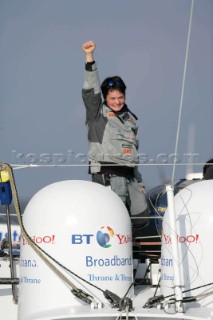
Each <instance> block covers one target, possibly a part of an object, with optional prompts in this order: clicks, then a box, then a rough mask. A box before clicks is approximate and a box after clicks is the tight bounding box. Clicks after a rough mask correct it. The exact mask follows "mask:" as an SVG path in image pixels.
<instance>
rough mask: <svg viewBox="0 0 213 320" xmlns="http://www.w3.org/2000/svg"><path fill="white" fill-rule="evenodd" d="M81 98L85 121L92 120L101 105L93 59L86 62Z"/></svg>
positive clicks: (97, 76) (98, 82) (98, 83)
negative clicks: (84, 109) (84, 110)
mask: <svg viewBox="0 0 213 320" xmlns="http://www.w3.org/2000/svg"><path fill="white" fill-rule="evenodd" d="M82 98H83V101H84V105H85V108H86V123H87V124H88V122H90V121H93V120H94V119H95V118H96V116H97V114H98V112H99V108H100V106H101V103H102V100H101V90H100V81H99V75H98V69H97V66H96V63H95V61H93V62H89V63H86V65H85V76H84V85H83V89H82Z"/></svg>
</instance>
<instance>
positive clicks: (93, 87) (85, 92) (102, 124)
mask: <svg viewBox="0 0 213 320" xmlns="http://www.w3.org/2000/svg"><path fill="white" fill-rule="evenodd" d="M82 98H83V101H84V105H85V107H86V125H87V127H88V141H89V161H90V172H91V173H98V172H100V171H101V165H103V164H104V165H106V164H119V166H125V167H131V168H134V170H133V171H134V176H135V177H136V179H137V180H138V182H141V181H142V178H141V174H140V173H139V171H138V169H137V163H138V154H137V150H138V145H139V142H138V126H137V124H136V121H135V118H134V116H133V115H132V114H131V113H130V112H129V110H128V108H127V106H126V105H125V107H124V112H122V113H121V114H119V115H118V114H116V113H114V112H113V111H112V110H111V109H110V108H109V107H108V106H107V105H106V104H105V103H104V102H103V101H102V98H101V90H100V81H99V75H98V70H97V66H96V63H88V64H86V70H85V81H84V85H83V89H82Z"/></svg>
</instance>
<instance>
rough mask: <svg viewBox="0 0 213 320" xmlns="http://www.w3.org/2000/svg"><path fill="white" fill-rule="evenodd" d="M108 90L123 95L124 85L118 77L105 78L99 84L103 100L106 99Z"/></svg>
mask: <svg viewBox="0 0 213 320" xmlns="http://www.w3.org/2000/svg"><path fill="white" fill-rule="evenodd" d="M110 89H114V90H118V91H120V92H122V93H123V94H124V95H125V91H126V85H125V83H124V82H123V80H122V79H121V77H119V76H114V77H108V78H106V79H105V80H104V81H103V82H102V84H101V91H102V95H103V97H104V100H105V99H106V96H107V94H108V92H109V90H110Z"/></svg>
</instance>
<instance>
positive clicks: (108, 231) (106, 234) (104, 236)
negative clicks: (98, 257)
mask: <svg viewBox="0 0 213 320" xmlns="http://www.w3.org/2000/svg"><path fill="white" fill-rule="evenodd" d="M113 236H114V231H113V230H112V228H110V227H108V226H107V227H101V228H100V230H99V231H98V232H97V235H96V240H97V242H98V244H99V245H100V246H101V247H103V248H109V247H111V244H109V241H110V238H112V237H113Z"/></svg>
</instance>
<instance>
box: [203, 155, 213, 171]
mask: <svg viewBox="0 0 213 320" xmlns="http://www.w3.org/2000/svg"><path fill="white" fill-rule="evenodd" d="M208 163H213V158H212V159H210V160H208V161H206V163H205V165H204V166H203V175H205V173H206V170H207V169H208V168H209V167H212V165H209V164H208Z"/></svg>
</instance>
